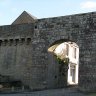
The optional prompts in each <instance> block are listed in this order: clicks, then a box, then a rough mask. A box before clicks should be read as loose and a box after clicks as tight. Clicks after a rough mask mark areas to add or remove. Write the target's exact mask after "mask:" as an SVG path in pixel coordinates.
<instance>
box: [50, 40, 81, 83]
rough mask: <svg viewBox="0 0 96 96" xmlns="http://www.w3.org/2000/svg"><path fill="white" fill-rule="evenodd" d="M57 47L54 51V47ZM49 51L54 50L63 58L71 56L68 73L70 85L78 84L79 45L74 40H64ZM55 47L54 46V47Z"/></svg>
mask: <svg viewBox="0 0 96 96" xmlns="http://www.w3.org/2000/svg"><path fill="white" fill-rule="evenodd" d="M53 47H55V50H54V51H53V50H52V48H53ZM53 47H51V48H50V49H49V51H50V50H51V51H53V52H54V53H55V54H56V55H58V56H59V57H60V58H61V59H63V58H66V57H67V58H69V69H68V75H67V83H68V85H73V84H78V68H79V47H78V45H77V44H76V43H74V42H64V43H61V44H59V45H53ZM53 49H54V48H53Z"/></svg>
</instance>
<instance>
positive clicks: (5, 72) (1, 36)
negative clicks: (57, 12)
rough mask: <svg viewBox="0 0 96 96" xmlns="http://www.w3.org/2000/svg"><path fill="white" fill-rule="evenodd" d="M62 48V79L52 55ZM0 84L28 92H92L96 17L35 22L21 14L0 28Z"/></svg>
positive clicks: (94, 85)
mask: <svg viewBox="0 0 96 96" xmlns="http://www.w3.org/2000/svg"><path fill="white" fill-rule="evenodd" d="M62 44H63V45H64V44H65V45H66V46H65V45H64V46H65V49H66V50H69V51H66V50H65V51H64V50H63V51H64V52H65V54H63V55H64V56H65V55H66V56H67V57H68V58H69V65H68V66H69V69H68V71H67V73H66V74H67V75H65V76H64V74H63V75H62V74H61V75H60V74H59V64H58V62H57V59H56V58H55V56H54V54H53V53H52V52H53V51H54V50H55V51H56V50H57V49H59V47H60V46H61V45H62ZM60 49H62V48H60ZM60 49H59V52H60V54H61V53H62V52H61V51H62V50H61V51H60ZM57 53H58V52H57ZM66 76H67V79H65V77H66ZM0 84H1V85H2V86H4V84H9V85H8V86H9V87H10V86H15V87H16V84H17V85H18V86H25V87H26V88H29V89H31V90H39V89H40V90H41V89H50V88H61V87H65V86H66V85H67V86H68V85H70V84H71V85H74V84H78V88H79V90H81V91H96V13H95V12H91V13H85V14H76V15H69V16H61V17H53V18H44V19H37V18H35V17H34V16H31V15H30V14H28V13H27V12H25V11H24V12H23V13H22V14H21V15H20V16H19V17H18V18H17V19H16V20H15V21H14V22H13V23H12V24H11V25H4V26H0Z"/></svg>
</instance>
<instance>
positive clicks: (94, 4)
mask: <svg viewBox="0 0 96 96" xmlns="http://www.w3.org/2000/svg"><path fill="white" fill-rule="evenodd" d="M81 8H83V9H93V8H96V1H86V2H83V3H81Z"/></svg>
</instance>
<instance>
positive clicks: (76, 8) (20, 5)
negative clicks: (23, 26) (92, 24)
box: [0, 0, 96, 25]
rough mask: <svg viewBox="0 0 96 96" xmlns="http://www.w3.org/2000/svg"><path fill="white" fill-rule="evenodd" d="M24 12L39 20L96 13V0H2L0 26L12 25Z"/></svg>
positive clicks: (0, 0) (0, 2)
mask: <svg viewBox="0 0 96 96" xmlns="http://www.w3.org/2000/svg"><path fill="white" fill-rule="evenodd" d="M23 11H27V12H28V13H30V14H31V15H33V16H35V17H37V18H38V19H40V18H48V17H57V16H65V15H72V14H79V13H87V12H95V11H96V0H0V25H10V24H11V23H12V22H13V21H14V20H15V19H16V18H17V17H18V16H19V15H20V14H21V13H22V12H23Z"/></svg>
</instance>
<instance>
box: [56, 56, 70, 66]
mask: <svg viewBox="0 0 96 96" xmlns="http://www.w3.org/2000/svg"><path fill="white" fill-rule="evenodd" d="M57 61H58V62H59V64H67V65H68V63H69V58H64V59H61V58H60V57H59V56H57Z"/></svg>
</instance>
